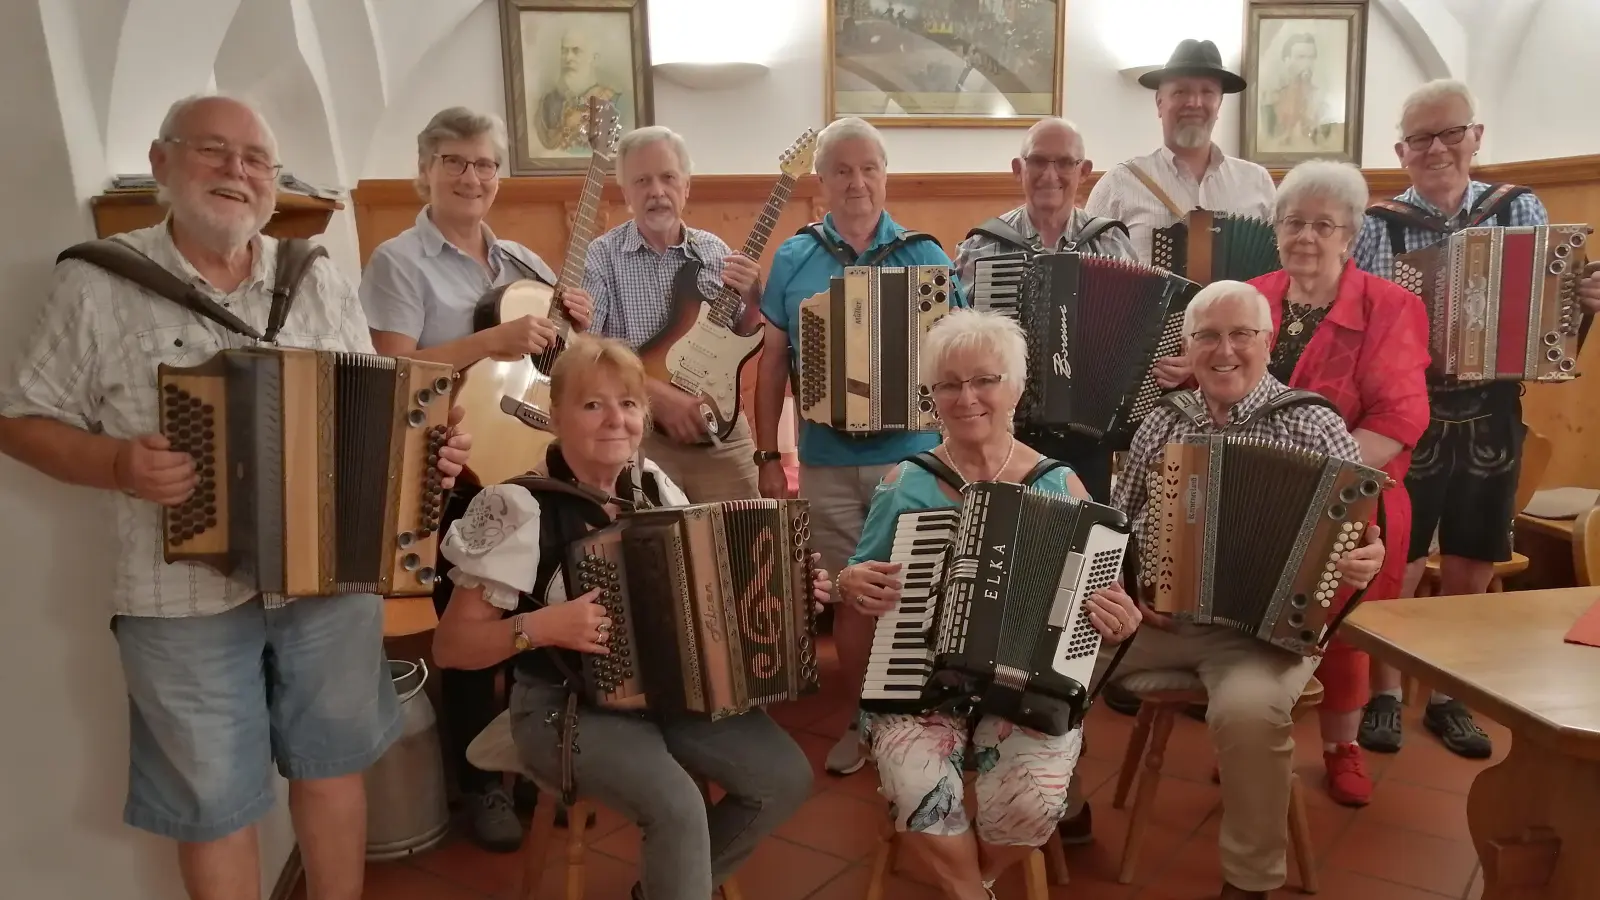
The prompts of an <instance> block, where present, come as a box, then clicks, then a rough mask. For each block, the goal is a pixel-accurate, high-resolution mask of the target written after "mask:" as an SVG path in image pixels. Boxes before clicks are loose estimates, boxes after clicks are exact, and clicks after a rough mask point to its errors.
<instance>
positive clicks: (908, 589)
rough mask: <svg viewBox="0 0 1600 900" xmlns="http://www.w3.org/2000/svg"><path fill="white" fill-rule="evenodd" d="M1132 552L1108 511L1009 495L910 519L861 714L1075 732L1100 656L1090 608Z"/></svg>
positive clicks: (1039, 495)
mask: <svg viewBox="0 0 1600 900" xmlns="http://www.w3.org/2000/svg"><path fill="white" fill-rule="evenodd" d="M1127 540H1128V533H1127V517H1126V516H1124V515H1123V514H1122V513H1121V512H1118V511H1117V510H1115V509H1113V508H1111V507H1109V506H1101V505H1100V504H1097V503H1092V502H1088V501H1084V500H1078V499H1076V498H1073V497H1068V496H1064V495H1061V494H1056V493H1052V492H1048V491H1041V490H1038V489H1036V488H1030V487H1023V486H1021V485H1016V484H1007V483H1000V482H974V483H972V484H969V485H968V486H967V487H966V489H965V490H964V491H963V495H962V504H961V507H960V509H959V510H956V509H951V508H945V509H928V510H914V511H911V512H905V513H901V514H900V516H899V517H898V518H897V520H896V523H895V536H894V542H893V546H892V549H891V552H890V558H889V562H892V563H899V564H900V566H901V569H900V577H901V590H900V603H899V605H898V606H896V608H895V609H894V611H892V612H890V613H887V614H885V615H884V616H883V617H882V618H880V619H879V620H878V623H877V626H876V630H875V631H874V633H873V639H872V653H871V656H870V657H869V660H868V663H867V674H866V681H865V685H864V687H863V690H862V693H861V698H862V706H863V708H865V709H868V710H870V711H874V712H900V713H920V712H928V711H931V710H934V709H938V708H941V707H946V706H948V705H955V706H970V707H971V708H973V709H975V710H977V711H980V712H983V713H985V714H991V715H998V716H1001V717H1003V718H1006V719H1009V720H1011V721H1012V722H1015V723H1017V724H1019V725H1022V726H1024V727H1026V728H1033V729H1036V730H1038V731H1042V732H1044V733H1046V734H1054V735H1060V734H1066V733H1067V732H1069V731H1071V730H1072V729H1074V728H1076V727H1078V725H1079V724H1080V723H1081V722H1082V721H1083V715H1084V713H1085V712H1087V707H1088V696H1089V695H1088V685H1089V681H1090V679H1091V676H1092V675H1093V673H1094V667H1095V661H1096V659H1097V657H1098V654H1099V651H1100V633H1099V632H1098V631H1096V630H1095V628H1094V625H1093V623H1091V622H1090V620H1089V614H1088V609H1087V608H1086V606H1085V602H1086V601H1087V600H1088V598H1089V595H1090V594H1092V593H1093V592H1094V591H1096V590H1099V589H1100V588H1103V587H1105V586H1107V585H1109V584H1111V583H1112V582H1113V581H1115V580H1116V579H1117V577H1118V576H1119V575H1120V574H1121V572H1122V555H1123V550H1124V549H1125V547H1126V545H1127Z"/></svg>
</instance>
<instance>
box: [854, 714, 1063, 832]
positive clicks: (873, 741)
mask: <svg viewBox="0 0 1600 900" xmlns="http://www.w3.org/2000/svg"><path fill="white" fill-rule="evenodd" d="M863 726H864V727H863V729H862V733H863V734H864V735H866V739H867V741H868V743H869V745H870V746H871V748H872V757H873V759H874V760H875V761H876V762H877V765H878V778H879V780H880V781H881V783H882V786H881V787H880V788H879V790H880V791H881V792H882V793H883V794H884V795H885V796H886V797H887V798H888V799H889V812H890V815H892V816H893V817H894V827H895V830H896V831H913V832H917V833H920V834H932V835H941V836H953V835H959V834H965V833H966V831H967V827H968V817H967V810H966V803H965V802H964V801H965V795H966V792H965V790H964V784H963V781H962V771H963V769H964V768H965V763H966V758H967V757H966V755H967V753H968V750H969V747H970V750H971V752H972V754H973V763H974V765H973V768H974V769H975V770H976V771H977V773H978V778H977V785H976V788H977V799H978V838H979V839H980V840H982V841H983V842H985V843H987V844H993V845H996V846H1016V847H1038V846H1042V845H1043V844H1044V842H1045V841H1046V840H1048V839H1049V837H1050V833H1051V832H1052V831H1054V830H1055V827H1056V824H1057V823H1058V822H1060V821H1061V818H1062V817H1063V816H1064V815H1066V812H1067V784H1068V782H1070V781H1071V780H1072V770H1073V769H1074V768H1075V767H1076V766H1077V764H1078V754H1079V752H1080V751H1081V750H1082V749H1083V729H1081V728H1079V729H1075V730H1073V731H1070V732H1068V733H1066V734H1064V735H1061V736H1060V737H1052V736H1051V735H1047V734H1043V733H1041V732H1038V731H1033V730H1031V729H1027V728H1023V727H1021V726H1019V725H1015V724H1013V723H1011V722H1009V721H1007V720H1005V719H1001V718H997V717H992V716H982V717H979V718H978V719H977V725H976V726H975V727H974V726H973V725H972V723H971V720H969V719H966V718H956V717H951V716H948V715H944V714H929V715H914V716H913V715H884V714H877V713H868V714H866V715H865V716H864V717H863Z"/></svg>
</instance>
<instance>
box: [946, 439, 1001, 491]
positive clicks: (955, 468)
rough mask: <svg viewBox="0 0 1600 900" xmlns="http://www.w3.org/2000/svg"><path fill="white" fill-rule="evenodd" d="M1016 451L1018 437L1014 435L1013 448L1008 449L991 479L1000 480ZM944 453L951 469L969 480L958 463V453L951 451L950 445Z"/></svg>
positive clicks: (960, 476)
mask: <svg viewBox="0 0 1600 900" xmlns="http://www.w3.org/2000/svg"><path fill="white" fill-rule="evenodd" d="M1016 452H1017V438H1016V435H1012V436H1011V449H1010V450H1007V451H1006V458H1005V461H1004V462H1002V463H1000V468H998V469H996V470H995V473H994V478H993V479H991V480H993V481H999V480H1000V476H1001V475H1002V474H1004V472H1005V470H1006V466H1009V465H1011V457H1012V456H1013V455H1015V454H1016ZM944 455H945V458H946V459H948V460H949V461H950V469H951V470H952V471H954V472H955V473H956V477H957V478H960V479H961V480H962V481H963V482H964V481H966V480H967V476H966V473H964V472H962V471H961V467H960V466H958V465H956V455H955V454H954V453H951V452H950V448H949V447H948V446H946V447H945V448H944Z"/></svg>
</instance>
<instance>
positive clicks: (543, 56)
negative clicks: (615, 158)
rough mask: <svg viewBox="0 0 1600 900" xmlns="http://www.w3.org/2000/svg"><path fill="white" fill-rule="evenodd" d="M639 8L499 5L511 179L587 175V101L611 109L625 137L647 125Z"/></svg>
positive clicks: (643, 14)
mask: <svg viewBox="0 0 1600 900" xmlns="http://www.w3.org/2000/svg"><path fill="white" fill-rule="evenodd" d="M645 4H646V0H500V38H501V45H502V48H503V52H502V56H501V59H502V60H503V61H504V68H505V79H506V130H507V131H509V132H510V134H509V137H510V141H511V160H510V169H511V174H512V175H568V174H575V173H581V172H584V171H586V170H587V169H588V168H589V155H590V149H589V142H588V140H587V138H585V136H584V133H583V118H584V111H585V107H586V103H587V101H588V98H589V97H590V95H592V94H595V93H599V94H600V96H601V98H602V99H606V100H610V101H611V102H612V103H613V104H614V107H615V110H616V116H617V122H618V124H619V126H620V127H621V129H622V131H623V132H624V133H625V132H628V131H631V130H632V129H634V128H638V127H639V126H641V125H650V124H653V123H654V121H655V98H654V95H653V92H652V79H651V71H650V26H649V17H648V15H647V10H646V7H645ZM619 56H621V57H622V58H620V59H619V58H618V57H619ZM569 57H570V58H569ZM577 82H582V83H577ZM530 98H531V99H530Z"/></svg>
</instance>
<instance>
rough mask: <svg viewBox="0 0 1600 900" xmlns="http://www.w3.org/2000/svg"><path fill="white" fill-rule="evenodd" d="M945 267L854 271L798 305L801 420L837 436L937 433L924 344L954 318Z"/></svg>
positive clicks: (950, 287) (847, 270)
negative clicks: (933, 330)
mask: <svg viewBox="0 0 1600 900" xmlns="http://www.w3.org/2000/svg"><path fill="white" fill-rule="evenodd" d="M951 281H952V279H951V276H950V268H949V267H948V266H909V267H889V268H872V267H868V266H850V267H848V268H846V269H845V270H844V275H843V276H842V277H841V276H837V275H836V276H834V278H833V280H832V283H831V284H830V286H829V289H828V290H827V291H826V292H824V293H821V294H817V295H816V296H814V297H809V298H807V299H805V300H802V301H800V337H799V342H800V353H799V359H800V365H799V373H798V375H799V377H798V385H797V390H796V393H795V396H796V397H797V398H798V401H799V413H800V417H801V418H803V419H805V420H806V421H809V422H815V423H816V424H818V425H826V426H828V427H830V428H833V429H835V430H837V431H844V432H851V433H856V434H875V433H878V432H886V431H933V430H934V429H936V428H937V427H938V426H937V424H936V422H935V416H934V409H933V397H932V395H931V394H930V393H929V392H928V389H927V388H926V387H924V386H923V385H922V376H921V369H920V367H921V365H922V353H921V350H922V339H923V336H924V335H926V334H927V333H928V329H930V328H932V327H933V325H934V323H935V322H938V321H939V320H940V319H942V318H944V316H945V315H946V314H947V313H949V312H950V292H951V289H952V285H951Z"/></svg>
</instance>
